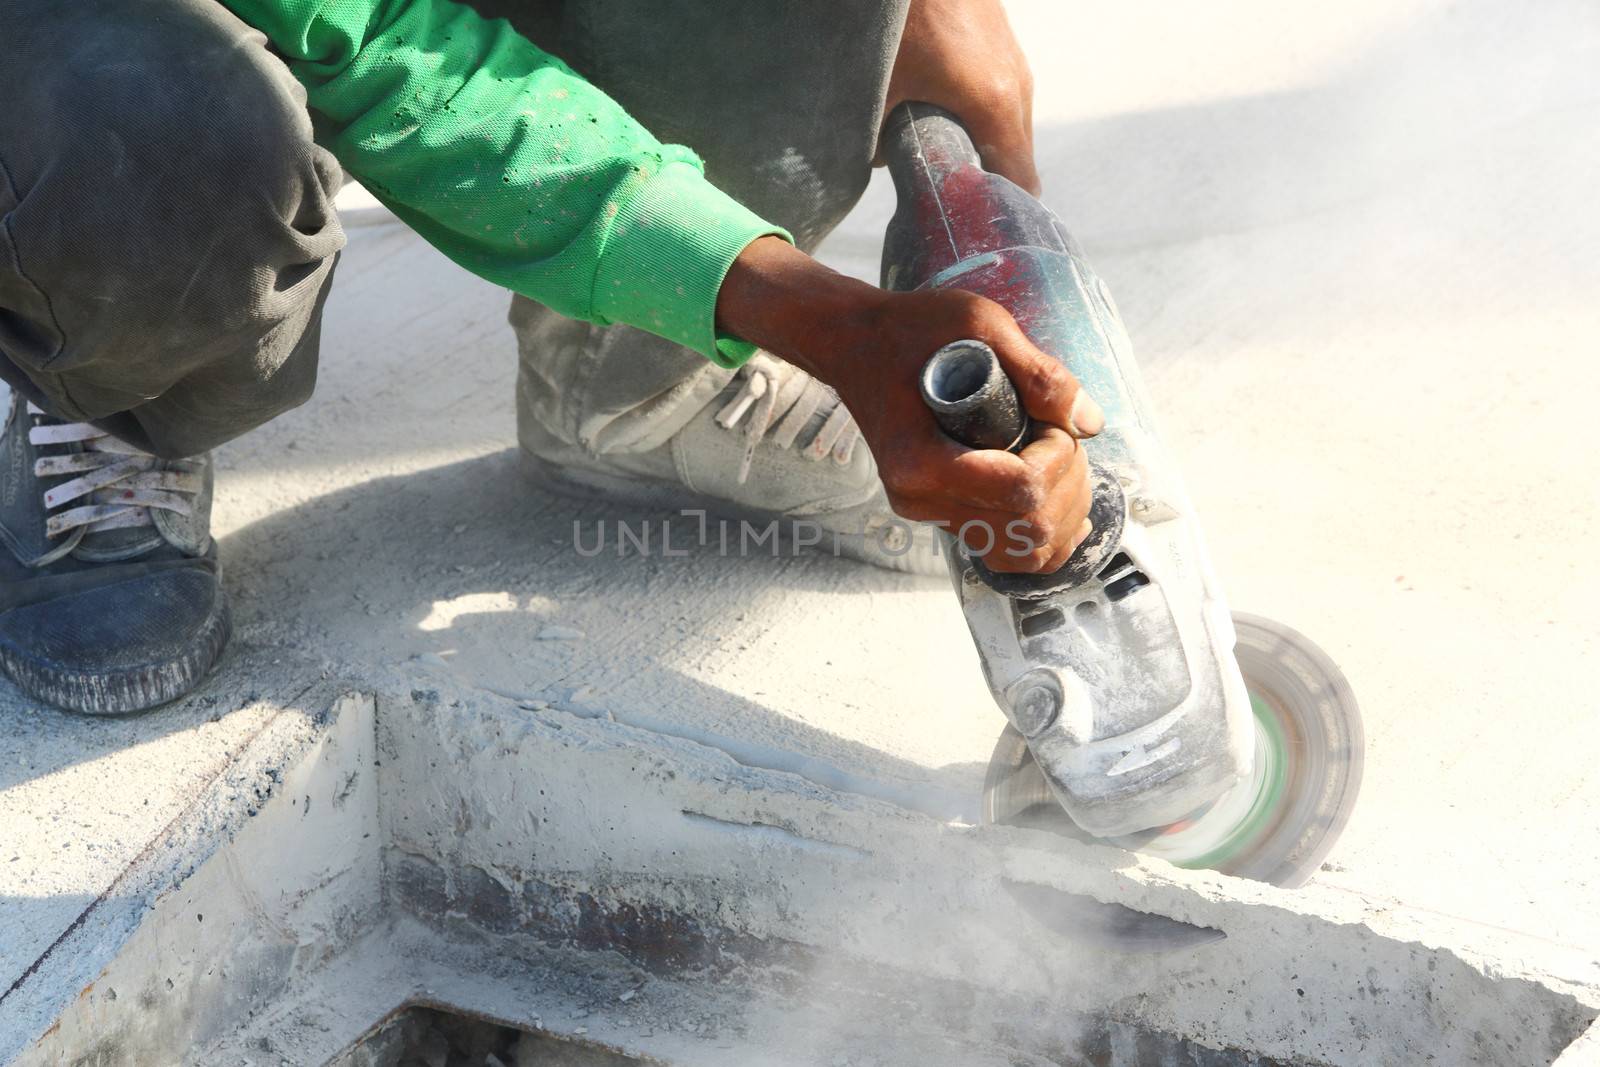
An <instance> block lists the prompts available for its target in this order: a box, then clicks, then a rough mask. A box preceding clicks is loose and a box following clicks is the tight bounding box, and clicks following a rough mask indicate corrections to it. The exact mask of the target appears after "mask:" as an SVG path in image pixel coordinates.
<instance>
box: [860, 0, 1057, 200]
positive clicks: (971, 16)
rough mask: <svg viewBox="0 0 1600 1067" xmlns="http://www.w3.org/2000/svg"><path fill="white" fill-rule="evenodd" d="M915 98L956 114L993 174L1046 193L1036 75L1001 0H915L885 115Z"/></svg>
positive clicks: (1035, 193)
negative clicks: (1037, 162)
mask: <svg viewBox="0 0 1600 1067" xmlns="http://www.w3.org/2000/svg"><path fill="white" fill-rule="evenodd" d="M907 100H919V101H922V102H923V103H927V104H934V105H936V106H938V107H942V108H944V109H945V110H946V111H949V112H950V113H951V114H953V115H955V116H956V117H957V118H959V119H960V120H961V124H962V125H963V126H965V127H966V128H967V132H968V133H969V134H971V135H972V142H973V144H975V145H977V146H978V154H979V155H980V156H981V157H982V158H983V165H984V168H985V169H987V170H990V171H993V172H994V173H996V174H1000V175H1004V176H1005V177H1007V178H1010V179H1011V180H1012V181H1014V182H1016V183H1017V184H1018V185H1020V186H1022V187H1023V188H1024V189H1026V190H1028V192H1030V193H1032V194H1033V195H1035V196H1038V195H1039V188H1040V187H1039V172H1038V171H1037V170H1036V169H1034V162H1033V74H1032V73H1031V72H1030V71H1029V70H1028V60H1027V58H1026V57H1025V56H1023V54H1022V48H1021V46H1020V45H1018V44H1017V38H1016V36H1015V35H1014V34H1013V33H1012V32H1011V24H1010V23H1009V22H1007V21H1006V12H1005V8H1004V6H1003V5H1002V4H1001V0H911V7H910V9H909V11H908V12H907V14H906V28H905V33H904V34H903V35H902V36H901V38H900V52H899V54H898V55H897V56H896V57H895V63H894V72H893V73H892V74H891V75H890V77H889V96H888V100H887V106H886V107H885V108H884V112H883V113H884V115H885V116H887V115H888V114H889V112H891V111H893V110H894V108H895V105H897V104H900V103H903V102H904V101H907ZM879 162H880V163H881V162H882V160H881V159H880V160H879Z"/></svg>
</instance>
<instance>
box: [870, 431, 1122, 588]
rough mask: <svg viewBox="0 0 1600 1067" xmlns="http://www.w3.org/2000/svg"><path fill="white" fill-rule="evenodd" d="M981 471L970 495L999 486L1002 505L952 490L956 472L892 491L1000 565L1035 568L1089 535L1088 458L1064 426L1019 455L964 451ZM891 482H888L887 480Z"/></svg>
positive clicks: (907, 508)
mask: <svg viewBox="0 0 1600 1067" xmlns="http://www.w3.org/2000/svg"><path fill="white" fill-rule="evenodd" d="M958 458H959V459H960V460H964V461H966V462H967V463H968V464H969V468H968V471H969V474H970V476H972V477H974V478H978V479H980V481H979V482H978V483H977V484H976V488H975V490H974V493H973V495H977V496H980V497H981V496H983V495H986V494H990V493H999V494H1000V498H999V499H996V500H995V504H997V505H998V506H986V505H983V504H973V503H969V502H967V501H965V500H962V499H959V498H957V497H955V496H954V491H953V489H952V480H951V479H948V478H946V479H944V480H943V481H941V482H939V483H937V484H934V485H932V486H930V487H929V489H928V491H927V492H926V493H922V494H916V495H907V494H903V493H896V492H895V491H894V490H893V489H891V492H890V500H891V502H892V503H893V505H894V508H895V510H896V511H897V512H898V513H899V514H901V515H902V516H904V517H906V518H909V519H916V520H921V521H932V522H938V523H939V524H940V525H942V526H944V527H945V528H946V529H949V530H950V531H951V532H952V533H955V534H956V535H957V536H959V537H960V538H961V539H962V540H963V541H965V542H966V543H967V544H968V546H969V547H970V548H971V549H972V550H973V551H974V552H975V553H977V554H978V555H980V556H982V557H984V559H985V560H986V562H989V563H990V565H991V566H992V567H993V568H994V569H996V570H1000V571H1006V572H1033V571H1039V570H1049V569H1053V568H1054V567H1057V566H1059V565H1060V564H1061V563H1062V562H1064V561H1065V560H1066V558H1067V557H1068V556H1069V555H1070V554H1071V551H1072V549H1073V548H1075V547H1076V546H1077V544H1078V542H1080V541H1081V540H1083V538H1084V537H1085V536H1087V532H1088V531H1087V530H1084V529H1082V526H1083V523H1084V520H1085V519H1086V518H1087V517H1088V514H1089V508H1090V505H1091V504H1092V502H1093V494H1092V490H1091V487H1090V485H1089V478H1088V459H1087V457H1086V455H1085V453H1084V450H1083V448H1082V447H1081V446H1080V445H1079V444H1078V442H1077V441H1075V440H1074V439H1073V438H1072V437H1071V436H1069V435H1068V434H1067V433H1066V432H1065V431H1063V430H1060V429H1057V428H1055V427H1048V428H1046V429H1045V430H1044V431H1043V432H1042V433H1041V435H1040V437H1039V439H1038V440H1035V441H1034V442H1032V443H1031V444H1029V445H1028V447H1027V448H1026V449H1024V450H1023V453H1022V454H1020V455H1011V454H1010V453H1006V452H999V451H993V450H987V451H966V452H964V453H963V454H962V455H961V456H960V457H958ZM885 484H886V485H888V483H887V482H886V483H885Z"/></svg>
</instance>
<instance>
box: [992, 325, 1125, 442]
mask: <svg viewBox="0 0 1600 1067" xmlns="http://www.w3.org/2000/svg"><path fill="white" fill-rule="evenodd" d="M990 332H991V335H992V336H991V337H990V338H986V340H988V342H989V345H990V347H991V348H993V349H994V351H995V355H997V356H999V357H1000V365H1001V366H1002V367H1003V368H1004V369H1005V372H1006V377H1008V378H1010V379H1011V384H1012V385H1013V386H1015V387H1016V390H1017V397H1018V399H1020V400H1021V401H1022V406H1023V407H1024V408H1025V409H1026V410H1027V412H1028V414H1029V415H1031V416H1033V418H1034V419H1036V420H1038V421H1040V422H1044V423H1048V424H1050V425H1052V426H1060V427H1061V428H1062V429H1064V430H1067V431H1068V432H1070V433H1071V434H1072V435H1073V436H1074V437H1093V436H1094V435H1095V434H1097V433H1099V432H1100V431H1101V430H1102V429H1104V428H1105V424H1106V417H1105V413H1104V412H1102V411H1101V410H1100V405H1099V404H1097V403H1095V401H1094V398H1093V397H1091V396H1090V395H1089V394H1088V392H1087V391H1085V390H1084V389H1083V387H1082V386H1081V385H1079V384H1078V379H1077V378H1075V377H1073V376H1072V372H1071V371H1069V370H1067V368H1066V367H1064V366H1062V365H1061V361H1060V360H1058V359H1055V358H1053V357H1052V356H1050V355H1048V354H1046V353H1045V352H1043V351H1041V350H1040V349H1039V348H1038V347H1037V346H1036V345H1035V344H1034V343H1033V342H1032V341H1030V340H1029V339H1028V335H1027V334H1025V333H1023V332H1022V327H1020V326H1018V325H1017V324H1016V321H1015V320H1014V319H1012V318H1011V317H1010V316H1009V315H1008V316H1006V320H1005V321H1004V322H1001V323H996V324H995V325H994V326H993V327H991V329H990Z"/></svg>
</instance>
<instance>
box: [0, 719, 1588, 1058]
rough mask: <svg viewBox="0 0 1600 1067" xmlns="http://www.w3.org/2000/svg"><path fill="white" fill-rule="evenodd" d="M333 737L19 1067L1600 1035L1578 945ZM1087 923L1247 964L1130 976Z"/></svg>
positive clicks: (677, 782)
mask: <svg viewBox="0 0 1600 1067" xmlns="http://www.w3.org/2000/svg"><path fill="white" fill-rule="evenodd" d="M327 724H328V725H327V729H326V732H325V734H324V736H322V737H321V738H320V739H319V740H318V741H317V742H316V744H315V745H314V746H313V747H312V748H311V749H310V750H308V751H307V753H306V755H305V756H304V758H302V759H301V761H300V762H299V763H298V764H296V765H295V766H293V767H290V768H287V769H285V770H284V771H283V772H282V773H281V774H279V775H278V776H276V779H275V780H274V781H273V783H272V784H271V786H270V788H269V794H270V795H269V796H267V797H266V798H265V799H264V800H263V801H262V802H261V804H260V807H259V813H258V815H257V816H256V817H254V818H253V819H250V820H248V821H247V822H246V823H245V824H243V825H241V826H239V827H238V828H237V831H236V833H235V835H234V836H233V838H232V839H231V840H229V841H226V842H224V843H221V844H220V845H219V847H218V848H217V849H216V850H215V852H214V853H213V855H211V856H210V858H208V859H206V860H205V861H203V862H201V863H200V864H199V865H198V866H197V867H196V868H195V869H194V870H193V871H192V872H191V873H189V874H188V876H187V877H186V878H185V879H183V881H182V882H181V884H178V885H176V886H174V887H173V888H172V889H170V890H169V891H168V892H167V893H166V894H165V895H164V896H163V897H162V898H161V899H160V900H158V901H156V902H155V903H154V904H153V906H151V907H148V908H147V909H146V910H145V912H144V913H143V917H142V921H141V922H140V923H139V924H138V927H137V929H134V930H132V931H130V932H128V933H127V934H126V936H124V937H122V938H121V939H120V940H118V942H117V948H116V951H115V952H114V953H113V954H112V958H110V959H109V961H108V962H106V963H105V964H104V966H103V968H102V969H101V970H100V971H99V972H98V973H93V972H84V973H83V977H82V978H80V981H81V982H82V983H83V984H82V988H81V991H79V992H77V993H76V996H75V998H74V999H72V1001H71V1003H70V1004H68V1005H67V1006H66V1008H65V1010H64V1011H62V1013H61V1014H60V1016H59V1017H58V1018H57V1019H56V1021H55V1023H54V1024H53V1025H52V1026H51V1027H50V1028H49V1029H48V1031H46V1032H45V1033H44V1034H43V1035H41V1036H40V1037H39V1038H38V1040H37V1041H36V1042H33V1043H32V1044H31V1045H30V1046H29V1047H27V1048H26V1049H25V1050H23V1051H22V1053H21V1056H20V1057H19V1058H18V1059H17V1060H16V1063H17V1064H18V1067H41V1065H45V1064H79V1063H84V1062H105V1061H109V1062H126V1063H194V1064H215V1063H233V1064H244V1065H275V1067H283V1064H285V1063H288V1064H294V1065H300V1064H305V1065H315V1064H323V1063H328V1062H347V1061H344V1060H339V1059H338V1057H339V1056H340V1055H341V1053H343V1052H345V1051H347V1050H349V1049H350V1047H351V1045H352V1043H353V1042H355V1041H356V1040H357V1039H358V1038H359V1036H360V1035H361V1034H362V1033H364V1032H366V1031H368V1030H369V1029H371V1028H372V1027H373V1026H375V1025H376V1024H378V1023H379V1022H380V1021H381V1020H383V1019H384V1018H386V1017H388V1016H390V1015H391V1014H393V1013H394V1012H396V1011H398V1010H401V1009H404V1008H406V1007H409V1006H414V1005H426V1006H433V1007H440V1008H448V1009H451V1010H454V1011H457V1012H461V1013H465V1014H470V1015H476V1016H486V1017H489V1018H493V1019H496V1020H500V1021H502V1022H504V1023H506V1024H508V1025H513V1026H516V1027H519V1028H524V1029H531V1030H537V1031H542V1032H546V1033H552V1034H557V1035H564V1036H568V1037H572V1038H579V1039H582V1040H585V1041H589V1042H599V1043H601V1044H602V1045H604V1046H607V1047H611V1048H616V1049H620V1050H623V1051H625V1052H627V1053H628V1054H629V1055H630V1056H634V1057H644V1058H648V1060H649V1062H661V1063H675V1064H685V1065H687V1064H694V1065H696V1067H699V1065H707V1067H720V1065H727V1067H734V1065H741V1067H742V1065H746V1064H759V1065H762V1067H801V1065H810V1064H815V1063H819V1062H833V1061H834V1060H836V1059H840V1058H849V1059H850V1060H852V1062H867V1063H873V1064H877V1065H878V1067H918V1065H921V1064H925V1063H930V1062H938V1063H961V1064H974V1065H986V1064H987V1065H993V1067H1000V1065H1002V1064H1009V1065H1018V1064H1022V1065H1027V1067H1045V1065H1047V1064H1063V1065H1071V1067H1078V1065H1084V1064H1090V1063H1094V1064H1109V1065H1113V1067H1150V1065H1152V1064H1167V1063H1171V1064H1175V1065H1176V1064H1193V1063H1196V1062H1204V1063H1216V1064H1250V1065H1276V1064H1340V1065H1362V1067H1367V1065H1390V1064H1393V1065H1401V1064H1413V1063H1418V1062H1424V1061H1426V1060H1427V1059H1429V1058H1434V1059H1436V1060H1437V1061H1438V1062H1448V1063H1473V1064H1483V1065H1486V1067H1488V1065H1505V1067H1520V1065H1523V1064H1533V1063H1549V1062H1551V1061H1552V1060H1553V1059H1554V1058H1555V1057H1556V1056H1557V1055H1559V1054H1560V1053H1561V1052H1562V1050H1563V1049H1564V1048H1565V1047H1566V1046H1567V1045H1568V1044H1569V1043H1571V1042H1572V1041H1573V1040H1574V1039H1575V1038H1577V1037H1578V1036H1579V1035H1580V1034H1582V1033H1583V1031H1584V1030H1585V1028H1586V1027H1588V1026H1589V1025H1590V1024H1591V1023H1592V1022H1593V1020H1594V1019H1595V1018H1596V1016H1597V1014H1600V994H1597V989H1600V980H1597V975H1596V973H1595V968H1594V966H1593V964H1592V962H1591V961H1589V960H1587V959H1581V958H1573V957H1571V955H1570V954H1568V955H1566V956H1563V955H1562V954H1560V953H1555V952H1552V951H1551V948H1550V946H1548V945H1547V944H1544V943H1540V942H1529V941H1526V940H1525V939H1520V938H1517V937H1515V936H1510V935H1507V934H1506V933H1505V932H1503V931H1493V930H1471V929H1469V930H1465V931H1463V930H1462V929H1459V927H1460V926H1461V924H1457V923H1441V922H1440V920H1439V919H1438V917H1436V916H1429V915H1426V914H1418V913H1412V912H1408V911H1406V910H1404V909H1393V908H1389V907H1387V906H1383V905H1373V904H1371V903H1368V902H1365V901H1362V900H1361V899H1360V898H1359V897H1356V896H1355V895H1353V894H1350V893H1348V892H1345V891H1343V890H1339V889H1329V888H1318V889H1312V890H1310V891H1306V892H1297V893H1290V892H1286V891H1282V890H1276V889H1272V888H1270V887H1266V886H1260V885H1255V884H1250V883H1237V882H1233V881H1231V880H1228V879H1224V878H1221V877H1220V876H1216V875H1213V874H1210V873H1209V872H1201V873H1186V872H1178V871H1174V870H1172V869H1171V868H1169V867H1166V866H1165V865H1163V864H1159V863H1154V862H1141V861H1138V860H1136V859H1133V858H1132V857H1130V856H1128V855H1127V854H1126V853H1122V852H1119V851H1117V850H1114V849H1110V848H1104V847H1094V846H1086V845H1081V844H1076V843H1071V842H1062V841H1061V840H1060V839H1058V838H1056V837H1054V836H1053V835H1047V834H1042V833H1038V832H1033V831H1020V830H1003V829H995V828H978V827H972V826H967V825H962V824H951V823H944V822H940V821H938V820H934V819H929V818H927V817H925V816H922V815H918V814H916V813H912V812H907V811H905V810H904V809H901V808H899V807H896V806H894V805H892V804H889V803H886V802H883V801H880V800H874V799H870V798H863V797H855V796H851V795H849V794H841V793H837V792H834V791H832V790H828V789H824V788H821V787H819V786H817V785H815V784H814V783H812V782H810V781H807V780H806V779H805V778H803V777H800V776H797V775H794V774H790V773H786V772H780V771H773V770H769V769H765V768H757V767H749V766H744V765H741V764H740V763H739V762H737V761H736V760H734V759H733V758H731V757H730V756H728V755H727V754H726V753H724V752H721V751H718V750H717V749H716V748H714V747H711V746H707V745H705V744H701V743H698V742H695V741H689V740H684V739H681V738H675V737H668V736H662V735H659V734H654V733H652V732H650V731H648V730H644V729H640V728H638V727H635V726H630V725H627V724H624V723H621V722H616V721H613V720H612V719H609V718H607V717H605V716H603V715H601V716H586V715H584V714H580V713H577V712H575V711H572V710H558V709H540V710H536V711H530V710H527V709H524V708H520V707H518V706H517V705H516V704H515V703H513V702H511V701H509V700H506V699H503V698H498V697H493V696H485V695H483V694H480V693H476V692H473V691H471V690H468V689H454V690H452V689H441V690H439V691H417V692H416V693H415V694H407V693H399V692H391V691H387V690H380V691H377V692H375V693H373V694H366V695H361V694H357V695H351V696H347V697H345V698H343V699H341V700H340V701H339V702H338V703H337V706H336V707H335V708H334V709H333V711H332V712H331V713H330V714H329V715H328V716H327ZM325 800H326V802H324V801H325ZM308 805H309V807H308ZM1019 888H1022V889H1026V890H1027V891H1029V892H1031V893H1032V894H1033V895H1034V896H1035V897H1038V898H1042V899H1044V900H1045V901H1047V902H1048V904H1047V905H1046V907H1047V910H1045V911H1024V910H1023V909H1021V908H1019V907H1018V906H1017V905H1016V903H1015V901H1014V899H1013V894H1014V893H1015V892H1016V891H1018V889H1019ZM1086 906H1087V907H1106V906H1111V907H1114V908H1117V909H1119V910H1123V911H1137V912H1145V913H1154V914H1159V915H1164V916H1168V917H1170V918H1172V919H1173V920H1176V921H1181V922H1187V923H1193V924H1196V925H1200V926H1204V927H1207V928H1209V929H1212V930H1215V931H1216V932H1217V933H1218V934H1219V935H1221V937H1222V939H1221V940H1213V941H1211V942H1209V943H1207V944H1205V945H1203V946H1201V947H1199V948H1196V949H1193V950H1190V951H1185V952H1179V953H1166V954H1133V955H1127V954H1119V953H1107V952H1105V951H1103V950H1102V949H1101V948H1100V947H1098V946H1097V945H1096V944H1095V943H1093V942H1092V941H1090V940H1086V939H1085V938H1084V937H1083V934H1082V930H1081V927H1080V926H1079V925H1078V924H1077V923H1076V922H1074V921H1073V919H1074V918H1075V917H1077V916H1079V915H1081V909H1082V908H1083V907H1086ZM1056 908H1059V909H1060V910H1061V912H1062V914H1063V916H1064V917H1065V918H1066V919H1067V921H1065V922H1063V923H1057V922H1055V921H1054V920H1052V919H1051V918H1050V915H1051V914H1052V913H1053V911H1054V910H1055V909H1056ZM202 914H203V916H204V918H203V920H202ZM1441 939H1444V940H1445V941H1447V942H1448V946H1449V947H1441V945H1440V941H1441ZM1464 942H1473V944H1472V945H1471V946H1470V947H1468V946H1465V945H1464ZM1307 946H1314V948H1313V949H1312V951H1309V952H1308V951H1307ZM1485 950H1488V951H1487V952H1486V951H1485ZM57 970H58V971H59V970H60V968H58V969H57ZM1552 974H1558V975H1561V977H1559V978H1552V977H1551V975H1552ZM46 977H48V978H59V977H61V975H60V974H59V973H57V974H53V975H47V976H46ZM69 991H70V989H69ZM9 1022H10V1019H9V1018H8V1016H7V1014H6V1005H4V1004H0V1027H3V1026H6V1025H7V1024H8V1023H9ZM348 1062H354V1063H359V1062H365V1061H363V1060H360V1059H355V1060H351V1061H348Z"/></svg>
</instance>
